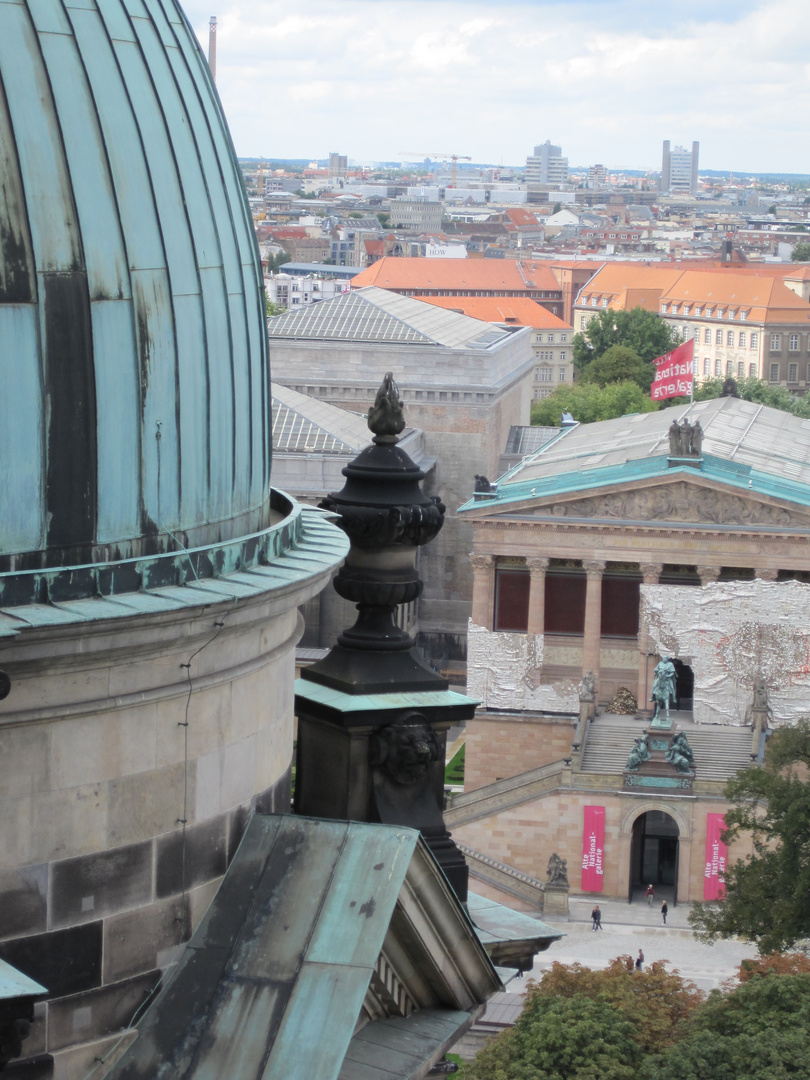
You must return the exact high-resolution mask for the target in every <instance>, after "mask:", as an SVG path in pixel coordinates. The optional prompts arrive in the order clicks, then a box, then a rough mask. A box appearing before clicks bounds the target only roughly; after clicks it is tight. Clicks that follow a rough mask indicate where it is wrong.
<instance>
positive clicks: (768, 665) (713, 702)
mask: <svg viewBox="0 0 810 1080" xmlns="http://www.w3.org/2000/svg"><path fill="white" fill-rule="evenodd" d="M808 610H810V585H805V584H803V583H801V582H798V581H781V582H771V581H760V580H754V581H720V582H717V583H715V584H712V585H704V586H703V587H702V588H696V587H692V586H688V585H642V586H641V617H642V626H643V629H642V640H643V634H644V631H645V630H646V634H647V635H648V640H649V645H650V651H651V652H652V651H655V652H657V653H659V655H661V656H664V655H669V656H674V657H678V658H679V659H680V660H682V661H683V663H685V664H689V665H690V667H691V668H692V671H693V673H694V677H695V687H694V719H695V722H696V723H702V724H732V725H742V724H746V723H750V720H751V706H752V702H753V697H754V684H755V682H756V680H757V679H763V680H764V681H765V684H766V685H767V687H768V705H769V706H770V709H771V711H772V716H771V723H772V724H773V725H774V726H777V727H778V726H780V725H782V724H794V723H796V721H797V720H799V719H800V718H801V717H803V716H808V715H810V627H809V626H808Z"/></svg>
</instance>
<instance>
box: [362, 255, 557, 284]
mask: <svg viewBox="0 0 810 1080" xmlns="http://www.w3.org/2000/svg"><path fill="white" fill-rule="evenodd" d="M520 266H521V268H522V273H521V270H520V269H518V265H517V262H516V260H514V259H421V258H410V257H407V258H394V257H391V256H387V257H386V258H384V259H380V261H379V262H376V263H374V265H373V266H369V267H367V268H366V269H365V270H363V272H362V273H360V274H358V275H357V277H356V278H353V279H352V288H353V289H360V288H362V287H363V286H364V285H376V286H377V287H378V288H381V289H394V290H405V289H445V290H448V291H452V290H458V289H463V290H466V289H480V290H488V291H492V292H495V291H499V292H500V291H502V290H504V289H508V290H510V291H512V292H525V291H526V290H527V289H538V290H542V291H550V292H559V291H560V286H559V283H558V281H557V279H556V277H555V276H554V272H553V270H552V269H551V267H550V266H548V265H547V264H545V263H541V262H531V261H525V262H521V264H520ZM524 275H525V276H524Z"/></svg>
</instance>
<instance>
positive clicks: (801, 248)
mask: <svg viewBox="0 0 810 1080" xmlns="http://www.w3.org/2000/svg"><path fill="white" fill-rule="evenodd" d="M791 258H792V259H793V261H794V262H810V244H808V243H807V241H806V240H802V241H801V242H800V243H798V244H797V245H796V247H795V248H794V249H793V254H792V256H791Z"/></svg>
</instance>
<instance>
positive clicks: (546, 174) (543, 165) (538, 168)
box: [526, 139, 568, 185]
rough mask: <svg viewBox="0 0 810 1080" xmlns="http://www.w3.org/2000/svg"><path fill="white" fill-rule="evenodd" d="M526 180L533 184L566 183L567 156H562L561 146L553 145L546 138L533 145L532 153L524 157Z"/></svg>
mask: <svg viewBox="0 0 810 1080" xmlns="http://www.w3.org/2000/svg"><path fill="white" fill-rule="evenodd" d="M526 180H527V182H528V183H535V184H551V185H558V184H565V183H567V182H568V158H567V157H563V156H562V147H560V146H554V145H553V143H551V142H549V140H548V139H546V141H545V142H544V143H543V144H542V145H541V146H535V148H534V154H533V155H531V156H530V157H527V158H526Z"/></svg>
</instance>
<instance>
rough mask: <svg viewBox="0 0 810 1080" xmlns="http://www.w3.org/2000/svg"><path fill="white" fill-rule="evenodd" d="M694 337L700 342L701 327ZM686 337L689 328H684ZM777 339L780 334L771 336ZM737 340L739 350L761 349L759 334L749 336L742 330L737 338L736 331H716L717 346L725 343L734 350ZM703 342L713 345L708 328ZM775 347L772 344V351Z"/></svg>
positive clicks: (704, 333) (696, 328)
mask: <svg viewBox="0 0 810 1080" xmlns="http://www.w3.org/2000/svg"><path fill="white" fill-rule="evenodd" d="M694 335H695V341H698V340H699V338H700V327H699V326H697V327H695V331H694ZM724 335H725V337H724ZM684 337H685V338H688V337H689V327H684ZM777 337H779V335H778V334H771V338H772V339H773V338H777ZM735 340H736V342H737V348H738V349H745V348H746V347H748V348H751V349H757V348H759V334H757V333H752V334H748V335H747V334H746V332H745V330H740V331H739V332H737V333H736V337H735V331H734V330H725V331H723V330H715V331H714V343H715V345H722V344H723V343H724V342H725V344H726V345H728V346H729V347H730V348H733V347H734V342H735ZM703 342H704V344H706V345H711V343H712V331H711V330H709V329H708V328H707V329H706V330H704V331H703ZM773 347H774V346H773V344H771V348H772V349H773Z"/></svg>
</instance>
